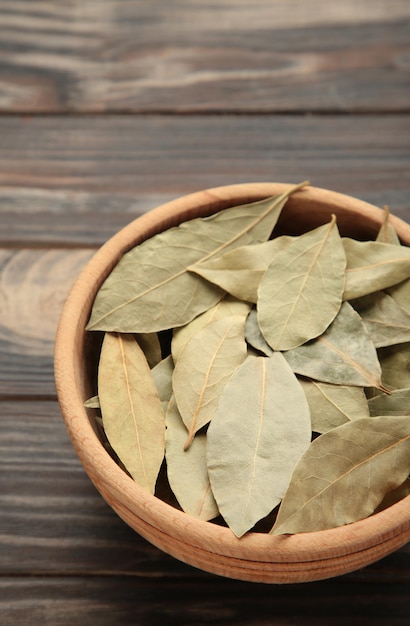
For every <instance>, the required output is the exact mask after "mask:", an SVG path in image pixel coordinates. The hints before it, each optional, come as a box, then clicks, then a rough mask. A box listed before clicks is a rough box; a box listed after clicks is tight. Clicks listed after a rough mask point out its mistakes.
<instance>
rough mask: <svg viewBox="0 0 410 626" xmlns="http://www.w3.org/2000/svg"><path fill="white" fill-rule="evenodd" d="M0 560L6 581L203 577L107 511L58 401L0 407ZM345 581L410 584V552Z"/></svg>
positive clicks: (403, 550)
mask: <svg viewBox="0 0 410 626" xmlns="http://www.w3.org/2000/svg"><path fill="white" fill-rule="evenodd" d="M0 553H1V559H0V577H1V576H7V575H19V576H21V575H28V574H30V575H33V576H34V575H36V576H40V575H41V574H46V573H47V574H49V575H51V574H53V575H55V576H57V575H60V574H61V575H65V576H68V575H69V576H72V575H79V574H85V573H87V574H88V575H98V574H100V575H101V574H104V575H109V574H118V575H128V576H133V577H139V578H145V579H148V578H166V577H168V578H169V579H172V578H174V577H177V578H184V579H186V580H188V581H189V580H191V579H197V580H199V579H202V578H203V577H205V574H204V573H203V572H200V571H198V570H195V569H194V568H191V567H189V566H187V565H184V564H182V563H180V562H179V561H177V560H175V559H173V558H171V557H169V556H168V555H166V554H164V553H162V552H161V551H160V550H158V549H156V548H155V547H153V546H151V545H150V544H149V543H148V542H147V541H145V540H144V539H142V538H141V537H140V536H139V535H137V534H136V533H135V532H134V531H132V530H131V529H130V528H129V527H128V526H126V524H125V523H124V522H122V520H120V518H119V517H118V516H117V515H116V514H115V513H114V512H113V511H112V510H111V509H110V508H109V507H108V505H106V504H105V502H104V501H103V499H102V498H101V496H100V495H99V494H98V492H97V491H96V489H95V488H94V487H93V485H92V484H91V482H90V481H89V479H88V477H87V475H86V474H85V471H84V470H83V468H82V466H81V464H80V462H79V460H78V458H77V456H76V454H75V452H74V449H73V448H72V445H71V442H70V440H69V438H68V435H67V433H66V430H65V426H64V423H63V420H62V417H61V414H60V410H59V407H58V404H57V403H56V402H53V401H37V402H29V401H26V402H24V401H22V400H21V399H20V400H19V401H14V402H11V401H9V402H5V401H3V402H0ZM206 579H207V580H210V579H216V577H213V576H210V575H209V576H208V575H207V576H206ZM340 580H344V581H347V580H352V581H353V580H355V581H356V582H357V583H359V582H360V583H362V584H365V583H377V584H378V585H380V586H381V583H382V582H384V583H393V582H395V583H396V584H397V585H398V587H400V585H401V584H404V582H406V581H407V583H409V582H410V545H408V546H405V547H404V548H401V549H400V550H398V551H397V552H395V553H394V554H391V555H389V556H388V557H386V558H384V559H382V560H381V561H379V562H378V563H374V564H372V565H370V566H368V567H367V568H364V569H362V570H360V571H358V572H355V573H352V574H349V575H345V576H343V577H340ZM0 606H1V605H0ZM0 615H1V608H0ZM0 622H1V619H0ZM1 623H3V622H1Z"/></svg>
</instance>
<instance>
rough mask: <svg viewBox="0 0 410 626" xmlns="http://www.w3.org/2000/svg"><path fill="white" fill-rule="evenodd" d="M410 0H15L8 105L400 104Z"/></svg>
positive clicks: (0, 83) (6, 73) (0, 85)
mask: <svg viewBox="0 0 410 626" xmlns="http://www.w3.org/2000/svg"><path fill="white" fill-rule="evenodd" d="M409 23H410V7H409V4H408V2H407V1H406V0H390V1H389V2H385V1H383V0H378V1H372V0H362V1H361V2H354V0H348V1H347V2H343V3H339V5H337V6H334V3H329V2H326V0H312V1H311V2H309V3H306V2H304V1H303V0H297V1H296V2H293V3H292V10H289V7H288V3H286V2H283V1H282V0H274V1H272V2H265V1H264V0H257V1H256V2H252V3H249V2H245V1H244V0H239V1H238V0H222V2H218V3H215V2H211V1H206V2H201V1H199V0H194V1H193V2H186V1H184V2H179V1H177V0H171V1H168V2H166V3H162V2H160V0H153V1H152V2H149V3H146V2H142V1H137V2H135V1H134V2H131V1H130V0H99V1H98V0H97V1H94V2H90V1H86V2H84V1H83V0H73V1H72V2H69V3H57V2H44V1H40V0H35V1H32V2H30V1H28V0H19V1H18V2H17V1H15V0H3V2H2V3H1V5H0V24H1V31H0V42H1V44H0V57H1V64H0V109H1V110H2V111H14V112H16V111H22V112H23V111H26V112H50V111H61V112H64V111H88V112H99V111H121V112H124V111H133V112H144V111H151V112H152V111H174V112H179V113H183V112H192V111H196V112H199V111H200V112H206V111H242V112H243V111H271V112H272V111H276V112H278V111H360V110H365V111H369V110H370V111H380V110H384V111H400V110H408V107H409V99H408V95H409V85H408V69H409V50H410V42H409V37H408V29H409Z"/></svg>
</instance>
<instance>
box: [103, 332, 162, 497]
mask: <svg viewBox="0 0 410 626" xmlns="http://www.w3.org/2000/svg"><path fill="white" fill-rule="evenodd" d="M98 395H99V399H100V404H101V413H102V418H103V425H104V430H105V433H106V435H107V438H108V441H109V443H110V445H111V447H112V448H113V450H114V451H115V452H116V454H117V455H118V457H119V458H120V459H121V462H122V463H123V464H124V466H125V467H126V469H127V470H128V472H129V473H130V474H131V476H132V477H133V478H134V480H135V481H136V482H137V483H138V484H139V485H140V486H141V487H142V488H143V489H145V490H146V491H149V492H150V493H152V494H153V493H154V490H155V483H156V479H157V476H158V472H159V470H160V467H161V464H162V461H163V459H164V450H165V417H164V412H163V410H162V406H161V401H160V399H159V396H158V392H157V389H156V387H155V383H154V380H153V378H152V375H151V371H150V368H149V365H148V362H147V360H146V358H145V355H144V353H143V351H142V350H141V348H140V346H139V345H138V343H137V342H136V341H135V339H134V337H133V336H132V335H122V334H119V333H106V334H105V337H104V340H103V344H102V348H101V355H100V364H99V368H98Z"/></svg>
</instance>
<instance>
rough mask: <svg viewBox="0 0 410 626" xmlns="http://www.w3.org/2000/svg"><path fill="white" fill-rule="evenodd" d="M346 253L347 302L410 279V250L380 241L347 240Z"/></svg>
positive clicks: (345, 241)
mask: <svg viewBox="0 0 410 626" xmlns="http://www.w3.org/2000/svg"><path fill="white" fill-rule="evenodd" d="M342 241H343V246H344V249H345V252H346V259H347V267H346V284H345V290H344V294H343V298H344V299H345V300H353V299H354V298H360V297H361V296H367V295H368V294H369V293H373V292H375V291H381V290H382V289H386V288H387V287H391V286H392V285H395V284H397V283H399V282H401V281H403V280H405V279H406V278H409V277H410V249H409V248H407V247H405V246H396V245H392V244H388V243H380V242H379V241H356V240H355V239H350V238H348V237H343V238H342Z"/></svg>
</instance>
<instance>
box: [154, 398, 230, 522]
mask: <svg viewBox="0 0 410 626" xmlns="http://www.w3.org/2000/svg"><path fill="white" fill-rule="evenodd" d="M165 423H166V444H165V458H166V462H167V476H168V481H169V484H170V487H171V489H172V491H173V493H174V495H175V497H176V499H177V500H178V502H179V504H180V505H181V507H182V509H183V510H184V511H185V513H188V514H189V515H192V516H193V517H195V518H197V519H202V520H205V521H208V520H211V519H213V518H214V517H217V515H218V514H219V511H218V507H217V504H216V502H215V498H214V496H213V494H212V490H211V485H210V482H209V476H208V468H207V464H206V433H203V432H201V433H198V434H197V436H196V437H195V438H194V440H193V442H192V445H191V446H190V447H189V449H188V450H184V445H185V442H186V438H187V435H188V431H187V429H186V427H185V425H184V423H183V421H182V419H181V415H180V413H179V411H178V407H177V405H176V402H175V398H174V397H173V396H172V397H171V399H170V402H169V405H168V409H167V412H166V415H165Z"/></svg>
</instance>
